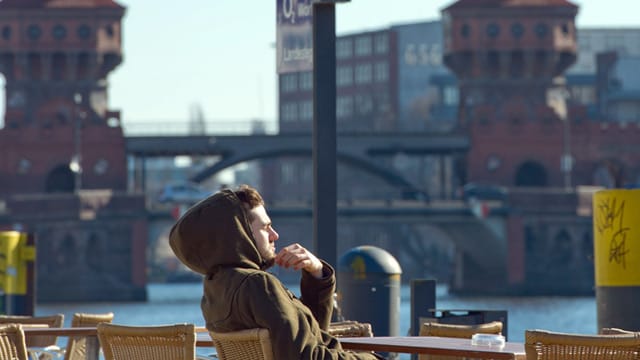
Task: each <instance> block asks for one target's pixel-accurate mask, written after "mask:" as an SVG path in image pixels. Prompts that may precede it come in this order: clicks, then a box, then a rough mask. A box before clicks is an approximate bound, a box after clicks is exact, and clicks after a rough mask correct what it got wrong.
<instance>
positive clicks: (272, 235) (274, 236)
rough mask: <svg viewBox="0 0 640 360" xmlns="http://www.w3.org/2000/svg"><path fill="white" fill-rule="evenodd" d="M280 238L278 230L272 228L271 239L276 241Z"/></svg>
mask: <svg viewBox="0 0 640 360" xmlns="http://www.w3.org/2000/svg"><path fill="white" fill-rule="evenodd" d="M279 238H280V235H278V233H277V232H276V230H275V229H274V228H271V239H272V240H273V241H276V240H278V239H279Z"/></svg>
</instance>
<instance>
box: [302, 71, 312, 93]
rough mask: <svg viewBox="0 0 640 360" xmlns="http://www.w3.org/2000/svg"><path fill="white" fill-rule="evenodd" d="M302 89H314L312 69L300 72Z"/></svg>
mask: <svg viewBox="0 0 640 360" xmlns="http://www.w3.org/2000/svg"><path fill="white" fill-rule="evenodd" d="M300 90H313V73H312V72H311V71H305V72H303V73H300Z"/></svg>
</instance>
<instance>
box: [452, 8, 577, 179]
mask: <svg viewBox="0 0 640 360" xmlns="http://www.w3.org/2000/svg"><path fill="white" fill-rule="evenodd" d="M577 11H578V7H577V6H576V5H574V4H572V3H570V2H568V1H566V0H460V1H457V2H455V3H453V4H452V5H451V6H449V7H447V8H445V9H444V10H443V11H442V13H443V26H444V48H445V49H444V61H445V64H446V65H447V66H448V67H449V68H450V69H451V70H452V71H453V72H454V73H455V74H456V76H457V78H458V81H459V87H460V105H459V114H460V126H461V127H462V128H464V129H466V130H467V131H468V132H469V135H470V137H471V141H472V146H471V148H472V150H471V151H470V152H469V154H468V159H467V169H466V174H465V175H464V176H465V177H466V179H465V180H466V181H468V182H480V183H492V184H501V185H506V186H561V185H563V183H564V184H565V185H566V178H565V177H564V176H563V172H562V166H561V163H564V165H565V169H569V168H570V163H571V159H572V158H571V156H570V149H569V148H568V147H567V146H568V143H569V141H568V137H569V136H570V129H569V123H568V120H567V111H566V105H565V104H566V103H565V100H566V99H565V97H566V96H565V94H566V89H565V83H564V77H563V73H564V71H565V70H566V69H567V68H568V67H569V66H570V65H571V64H573V63H574V61H575V59H576V29H575V22H574V19H575V16H576V14H577ZM565 120H567V121H565Z"/></svg>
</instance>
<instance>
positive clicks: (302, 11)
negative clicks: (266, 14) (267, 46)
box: [276, 0, 313, 74]
mask: <svg viewBox="0 0 640 360" xmlns="http://www.w3.org/2000/svg"><path fill="white" fill-rule="evenodd" d="M312 1H313V0H276V4H277V7H278V8H277V10H276V16H277V19H276V24H277V28H276V44H277V46H276V48H277V50H276V68H277V71H278V73H279V74H282V73H288V72H298V71H311V70H313V4H312Z"/></svg>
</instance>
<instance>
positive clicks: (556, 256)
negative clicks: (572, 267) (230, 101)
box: [551, 229, 573, 267]
mask: <svg viewBox="0 0 640 360" xmlns="http://www.w3.org/2000/svg"><path fill="white" fill-rule="evenodd" d="M551 257H552V258H553V264H554V265H556V266H561V267H565V266H568V264H569V263H570V262H571V260H572V258H573V246H572V245H571V236H570V235H569V233H568V232H567V230H566V229H562V230H561V231H560V232H559V233H558V234H557V235H556V236H555V238H554V239H553V244H552V246H551Z"/></svg>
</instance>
